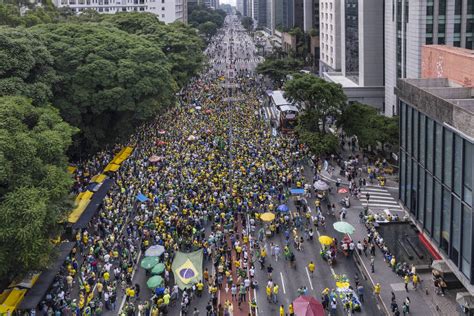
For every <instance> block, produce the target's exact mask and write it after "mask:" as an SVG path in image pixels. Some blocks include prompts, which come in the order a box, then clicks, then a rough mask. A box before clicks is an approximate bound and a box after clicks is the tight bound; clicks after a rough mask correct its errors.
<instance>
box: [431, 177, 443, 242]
mask: <svg viewBox="0 0 474 316" xmlns="http://www.w3.org/2000/svg"><path fill="white" fill-rule="evenodd" d="M442 194H443V192H442V191H441V183H439V182H438V181H436V180H435V181H434V194H433V238H434V240H436V241H437V242H438V244H439V243H440V239H439V237H440V234H441V201H442V198H443V196H442Z"/></svg>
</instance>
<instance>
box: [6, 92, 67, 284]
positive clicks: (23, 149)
mask: <svg viewBox="0 0 474 316" xmlns="http://www.w3.org/2000/svg"><path fill="white" fill-rule="evenodd" d="M75 132H76V130H75V129H74V128H72V127H71V126H69V125H68V124H67V123H65V122H63V121H62V119H61V117H60V116H59V111H58V110H57V109H54V108H52V107H51V106H49V105H45V106H42V107H34V106H33V105H32V103H31V101H29V100H28V99H26V98H22V97H0V222H1V223H2V225H0V279H3V278H4V277H6V276H7V275H11V274H12V273H20V272H23V271H28V270H34V269H39V268H44V267H45V266H46V264H47V263H48V262H49V258H50V257H51V244H50V242H49V238H50V237H52V236H54V235H55V234H56V233H58V230H59V226H58V222H59V220H60V219H62V218H63V217H64V216H65V214H66V211H67V210H68V209H69V208H70V204H69V203H68V200H67V196H68V193H69V188H70V187H71V185H72V179H71V177H70V176H69V174H68V173H67V172H66V166H67V157H66V155H65V152H66V150H67V148H68V147H69V146H70V144H71V137H72V135H73V133H75Z"/></svg>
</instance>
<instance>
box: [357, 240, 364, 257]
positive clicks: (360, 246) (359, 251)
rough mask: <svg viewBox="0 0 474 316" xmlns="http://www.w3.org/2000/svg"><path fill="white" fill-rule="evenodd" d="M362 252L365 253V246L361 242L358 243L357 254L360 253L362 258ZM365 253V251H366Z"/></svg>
mask: <svg viewBox="0 0 474 316" xmlns="http://www.w3.org/2000/svg"><path fill="white" fill-rule="evenodd" d="M362 251H364V246H363V245H362V243H361V242H360V240H359V241H358V242H357V252H358V253H359V256H362ZM364 253H365V251H364Z"/></svg>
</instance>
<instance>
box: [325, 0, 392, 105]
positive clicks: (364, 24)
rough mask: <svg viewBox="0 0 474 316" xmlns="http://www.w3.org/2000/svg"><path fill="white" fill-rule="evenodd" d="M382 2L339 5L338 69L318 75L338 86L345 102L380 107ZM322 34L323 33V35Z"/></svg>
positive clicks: (360, 0)
mask: <svg viewBox="0 0 474 316" xmlns="http://www.w3.org/2000/svg"><path fill="white" fill-rule="evenodd" d="M383 9H384V6H383V2H382V1H380V0H344V1H342V4H341V7H340V45H339V48H340V49H339V51H336V55H337V56H340V71H326V72H323V73H322V76H323V77H324V78H325V79H326V80H328V81H332V82H335V83H339V84H341V85H342V87H343V90H344V92H345V93H346V96H347V99H348V101H349V102H360V103H365V104H369V105H372V106H374V107H376V108H377V109H379V110H381V111H382V110H383V105H384V101H385V96H384V93H385V90H384V73H383V69H384V57H383V49H384V47H383V35H384V33H383V23H384V22H383ZM324 36H326V35H324Z"/></svg>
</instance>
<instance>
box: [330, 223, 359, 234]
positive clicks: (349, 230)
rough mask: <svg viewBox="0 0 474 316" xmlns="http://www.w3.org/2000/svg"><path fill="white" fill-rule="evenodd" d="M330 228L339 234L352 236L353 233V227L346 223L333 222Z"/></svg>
mask: <svg viewBox="0 0 474 316" xmlns="http://www.w3.org/2000/svg"><path fill="white" fill-rule="evenodd" d="M332 226H333V227H334V229H335V230H337V231H338V232H340V233H344V234H353V233H354V232H355V228H354V226H352V225H351V224H349V223H347V222H335V223H334V224H332Z"/></svg>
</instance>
